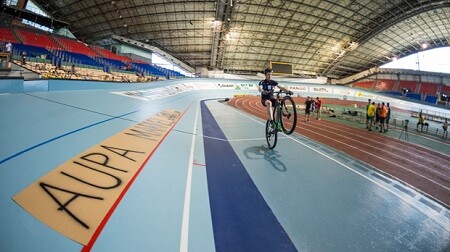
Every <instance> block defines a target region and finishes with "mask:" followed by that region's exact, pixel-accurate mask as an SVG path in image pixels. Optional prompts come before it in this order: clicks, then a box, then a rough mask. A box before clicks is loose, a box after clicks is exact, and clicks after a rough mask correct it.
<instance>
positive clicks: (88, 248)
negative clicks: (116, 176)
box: [81, 103, 192, 252]
mask: <svg viewBox="0 0 450 252" xmlns="http://www.w3.org/2000/svg"><path fill="white" fill-rule="evenodd" d="M191 105H192V103H191ZM191 105H189V107H190V106H191ZM189 107H188V108H187V109H186V110H185V111H184V112H183V114H181V116H180V117H179V118H178V120H177V121H176V122H175V123H174V124H173V125H172V127H171V128H170V130H169V131H168V132H167V133H166V134H165V135H164V137H163V138H162V139H161V141H160V142H159V143H158V145H156V147H155V148H154V149H153V151H152V152H151V153H150V155H149V156H148V157H147V159H146V160H145V161H144V163H143V164H142V165H141V167H139V170H138V171H137V172H136V174H135V175H134V176H133V178H132V179H131V180H130V182H129V183H128V184H127V185H126V187H125V188H124V189H123V191H122V193H121V194H120V195H119V197H118V198H117V200H116V201H115V202H114V204H113V205H112V207H111V209H110V210H109V211H108V213H107V214H106V215H105V217H104V218H103V220H102V222H101V223H100V225H99V226H98V227H97V229H96V230H95V232H94V234H93V235H92V238H91V239H90V240H89V243H88V244H87V245H86V246H84V247H83V248H82V249H81V251H82V252H88V251H91V249H92V247H93V246H94V243H95V241H97V238H98V236H99V235H100V233H101V232H102V230H103V228H104V227H105V226H106V223H107V222H108V220H109V218H110V217H111V215H112V214H113V213H114V211H115V210H116V208H117V206H118V205H119V203H120V201H121V200H122V198H123V196H125V194H126V193H127V191H128V189H129V188H130V187H131V185H132V184H133V182H134V181H135V179H136V178H137V176H139V174H140V173H141V171H142V169H143V168H144V166H145V165H146V164H147V162H148V160H150V158H151V157H152V156H153V153H155V151H156V150H157V149H158V147H159V145H160V144H161V143H162V142H163V141H164V139H165V138H166V137H167V135H168V134H169V133H170V132H171V131H172V129H173V127H175V125H176V124H177V123H178V122H179V121H180V119H181V118H182V117H183V116H184V114H185V113H186V111H187V110H188V109H189Z"/></svg>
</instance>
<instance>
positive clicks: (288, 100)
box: [281, 96, 297, 135]
mask: <svg viewBox="0 0 450 252" xmlns="http://www.w3.org/2000/svg"><path fill="white" fill-rule="evenodd" d="M281 109H282V116H281V128H282V129H283V132H284V133H285V134H288V135H289V134H291V133H292V132H294V130H295V126H297V107H296V106H295V102H294V99H292V97H290V96H285V97H284V98H283V101H282V102H281Z"/></svg>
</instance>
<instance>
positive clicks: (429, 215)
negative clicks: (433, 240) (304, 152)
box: [236, 109, 450, 230]
mask: <svg viewBox="0 0 450 252" xmlns="http://www.w3.org/2000/svg"><path fill="white" fill-rule="evenodd" d="M236 111H237V112H238V113H240V114H241V115H243V116H245V117H247V118H248V119H250V120H253V121H255V122H258V123H260V124H264V123H263V122H261V121H258V120H256V119H255V118H253V117H252V116H250V115H248V114H246V113H244V112H242V111H241V110H239V109H236ZM286 137H287V138H290V139H291V140H293V141H294V142H296V143H298V144H300V145H303V146H304V147H306V148H308V149H310V150H312V151H314V152H317V153H318V154H319V155H322V156H324V157H325V158H327V159H330V160H332V161H333V162H335V163H337V164H339V165H341V166H342V167H345V168H346V169H348V170H349V171H351V172H354V173H356V174H358V175H359V176H361V177H363V178H365V179H367V180H369V181H371V182H372V183H374V184H376V185H378V186H379V187H381V188H383V189H384V190H386V191H387V192H390V193H392V194H393V195H395V196H397V197H398V198H399V199H400V200H402V201H403V202H405V203H406V204H408V205H410V206H412V207H413V208H415V209H417V210H418V211H419V212H421V213H423V214H424V215H425V216H428V217H430V218H431V219H433V220H434V221H435V223H437V224H438V225H440V226H443V227H444V228H445V229H446V230H450V229H448V227H446V226H445V224H444V225H443V224H442V223H441V221H440V220H439V218H438V216H437V215H436V214H434V213H430V211H426V210H424V209H422V208H421V207H419V206H418V205H416V204H414V203H418V202H414V203H413V202H411V200H410V198H408V197H407V196H405V195H402V194H400V193H398V192H396V191H394V190H393V189H392V188H390V187H388V186H386V185H385V184H383V183H381V182H379V181H376V180H375V179H373V178H372V177H369V176H367V175H365V174H363V173H361V172H359V171H357V170H355V169H353V168H351V167H350V166H348V165H346V164H344V163H342V162H340V161H339V160H337V159H335V158H333V157H331V156H330V155H328V154H326V153H323V152H321V151H319V150H318V149H316V148H315V147H311V146H309V145H307V144H304V143H302V142H300V141H299V140H297V139H295V138H294V137H292V136H286ZM377 173H378V172H377ZM381 175H382V174H381ZM382 176H383V175H382ZM383 177H384V176H383ZM394 180H396V181H401V180H399V179H394ZM433 182H434V181H433ZM407 188H408V189H412V190H413V191H415V192H418V193H419V194H421V195H423V194H422V193H421V191H420V190H417V189H415V188H414V187H409V186H408V187H407ZM426 198H428V199H431V200H432V201H433V202H434V203H437V204H438V205H439V206H441V204H440V203H439V202H438V201H436V200H434V199H432V198H430V197H426ZM442 210H443V211H447V210H445V207H442Z"/></svg>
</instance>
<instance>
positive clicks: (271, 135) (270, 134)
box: [266, 120, 278, 149]
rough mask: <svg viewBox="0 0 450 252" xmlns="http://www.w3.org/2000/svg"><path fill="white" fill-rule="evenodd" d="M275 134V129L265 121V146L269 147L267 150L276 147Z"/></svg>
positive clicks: (276, 135) (276, 136)
mask: <svg viewBox="0 0 450 252" xmlns="http://www.w3.org/2000/svg"><path fill="white" fill-rule="evenodd" d="M277 133H278V131H277V129H276V128H275V127H274V126H273V125H272V123H271V122H270V120H267V122H266V140H267V145H269V149H273V148H275V146H276V145H277V139H278V134H277Z"/></svg>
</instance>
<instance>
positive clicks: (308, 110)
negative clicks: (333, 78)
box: [305, 96, 314, 122]
mask: <svg viewBox="0 0 450 252" xmlns="http://www.w3.org/2000/svg"><path fill="white" fill-rule="evenodd" d="M312 106H313V100H312V99H311V97H309V96H308V98H306V101H305V122H309V116H310V114H311V110H312ZM313 116H314V115H313Z"/></svg>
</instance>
